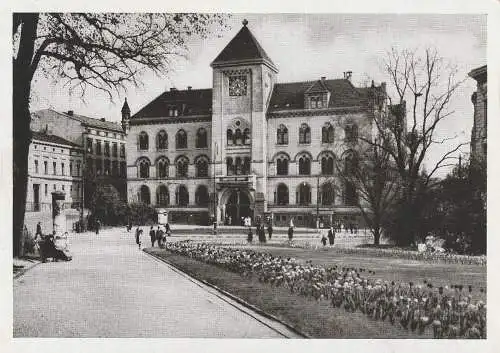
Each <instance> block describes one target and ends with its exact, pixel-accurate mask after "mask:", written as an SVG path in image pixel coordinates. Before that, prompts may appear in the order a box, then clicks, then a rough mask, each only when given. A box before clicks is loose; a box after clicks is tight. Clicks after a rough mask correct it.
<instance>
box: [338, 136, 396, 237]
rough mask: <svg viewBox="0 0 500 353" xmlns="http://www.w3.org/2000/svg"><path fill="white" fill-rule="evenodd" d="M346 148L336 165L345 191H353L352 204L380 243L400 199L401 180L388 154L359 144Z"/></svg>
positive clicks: (377, 148)
mask: <svg viewBox="0 0 500 353" xmlns="http://www.w3.org/2000/svg"><path fill="white" fill-rule="evenodd" d="M345 147H348V149H346V152H345V153H344V158H343V161H342V162H343V163H337V164H336V174H337V175H338V176H339V177H340V180H341V182H342V183H341V184H342V185H343V186H344V192H345V191H346V187H347V188H352V190H353V191H354V193H355V194H354V195H353V196H354V198H353V200H352V201H353V202H354V204H355V205H356V206H357V208H358V209H359V210H360V212H361V215H362V216H363V219H364V220H365V222H366V225H367V226H368V227H369V229H370V231H371V232H372V234H373V237H374V244H375V245H379V244H380V237H381V235H382V228H383V226H384V224H385V223H386V221H387V217H389V215H390V214H391V213H390V210H391V208H392V206H393V205H394V201H395V200H396V199H397V197H398V196H399V191H400V181H399V178H398V176H397V173H396V170H395V167H394V163H393V162H392V160H391V157H390V155H389V153H388V152H387V151H386V150H384V149H382V148H380V147H378V146H376V145H372V144H366V143H358V144H356V145H354V146H345Z"/></svg>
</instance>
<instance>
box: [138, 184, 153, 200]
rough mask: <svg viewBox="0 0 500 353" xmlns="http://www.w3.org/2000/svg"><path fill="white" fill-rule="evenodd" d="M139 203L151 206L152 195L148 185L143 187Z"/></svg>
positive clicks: (140, 191)
mask: <svg viewBox="0 0 500 353" xmlns="http://www.w3.org/2000/svg"><path fill="white" fill-rule="evenodd" d="M138 196H139V202H141V203H144V204H146V205H150V204H151V193H150V192H149V188H148V187H147V186H146V185H142V186H141V188H140V190H139V195H138Z"/></svg>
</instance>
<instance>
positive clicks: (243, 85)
mask: <svg viewBox="0 0 500 353" xmlns="http://www.w3.org/2000/svg"><path fill="white" fill-rule="evenodd" d="M246 94H247V77H246V76H231V77H229V95H230V96H246Z"/></svg>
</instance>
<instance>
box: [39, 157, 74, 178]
mask: <svg viewBox="0 0 500 353" xmlns="http://www.w3.org/2000/svg"><path fill="white" fill-rule="evenodd" d="M80 171H81V163H80V162H76V168H75V169H73V162H70V164H69V174H68V175H69V176H80ZM59 172H60V173H59ZM39 173H40V166H39V163H38V160H37V159H35V174H39ZM43 174H45V175H47V174H49V161H43ZM52 174H53V175H66V165H65V164H64V163H63V162H61V164H60V168H58V167H57V162H52Z"/></svg>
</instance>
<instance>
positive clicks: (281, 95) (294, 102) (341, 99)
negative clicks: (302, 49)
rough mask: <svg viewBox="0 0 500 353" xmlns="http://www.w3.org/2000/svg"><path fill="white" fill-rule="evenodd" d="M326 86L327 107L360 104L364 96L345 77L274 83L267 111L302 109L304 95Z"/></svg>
mask: <svg viewBox="0 0 500 353" xmlns="http://www.w3.org/2000/svg"><path fill="white" fill-rule="evenodd" d="M323 88H326V89H327V90H328V91H329V92H330V93H331V95H330V101H329V102H328V108H340V107H353V106H361V105H364V104H365V103H366V99H365V97H364V96H363V95H362V94H361V93H360V92H359V91H358V90H357V89H356V88H355V87H354V86H353V85H352V83H351V82H350V81H349V80H346V79H334V80H324V81H323V80H317V81H303V82H291V83H276V84H275V85H274V89H273V93H272V95H271V100H270V102H269V111H277V110H288V109H304V108H305V107H304V96H305V94H308V93H313V92H316V91H317V90H318V91H319V90H320V89H321V90H322V89H323Z"/></svg>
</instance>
